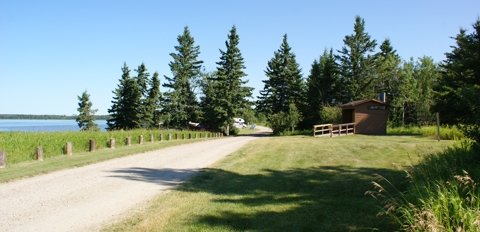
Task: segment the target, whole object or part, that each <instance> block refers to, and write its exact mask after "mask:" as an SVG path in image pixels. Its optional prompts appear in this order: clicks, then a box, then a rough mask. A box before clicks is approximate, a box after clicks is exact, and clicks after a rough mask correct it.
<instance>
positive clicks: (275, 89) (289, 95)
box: [257, 34, 305, 117]
mask: <svg viewBox="0 0 480 232" xmlns="http://www.w3.org/2000/svg"><path fill="white" fill-rule="evenodd" d="M265 75H266V76H267V77H268V80H263V81H262V82H263V83H265V86H264V88H263V90H261V91H260V96H259V97H258V99H259V100H258V101H257V109H258V110H259V111H260V112H265V113H266V114H267V117H268V115H271V114H276V113H279V112H288V110H289V105H290V103H293V104H295V106H296V107H297V108H302V109H303V108H304V105H305V93H304V90H305V84H304V82H303V79H302V74H301V69H300V67H299V65H298V63H297V61H296V59H295V54H294V53H293V52H292V48H291V47H290V46H289V45H288V42H287V35H286V34H285V35H284V36H283V42H282V44H281V45H280V48H279V49H278V50H277V51H276V52H275V53H274V57H273V58H272V59H271V60H270V61H269V62H268V65H267V70H266V71H265Z"/></svg>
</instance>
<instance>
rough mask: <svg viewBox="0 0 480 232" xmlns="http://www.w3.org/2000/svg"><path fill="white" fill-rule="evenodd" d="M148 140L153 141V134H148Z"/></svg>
mask: <svg viewBox="0 0 480 232" xmlns="http://www.w3.org/2000/svg"><path fill="white" fill-rule="evenodd" d="M150 142H151V143H153V134H150Z"/></svg>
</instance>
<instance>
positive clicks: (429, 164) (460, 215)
mask: <svg viewBox="0 0 480 232" xmlns="http://www.w3.org/2000/svg"><path fill="white" fill-rule="evenodd" d="M406 173H407V178H408V181H409V184H408V187H407V190H406V191H400V190H398V188H397V187H396V186H395V184H394V183H391V182H389V181H388V180H387V179H385V178H383V177H381V176H379V178H380V179H379V181H376V182H373V184H374V186H375V187H376V189H377V191H369V192H367V193H368V194H370V195H372V196H374V197H375V198H377V199H381V202H382V204H383V206H384V209H383V212H382V213H380V214H383V215H388V216H390V217H391V218H393V219H394V220H395V221H397V222H398V223H399V224H400V225H401V228H402V229H403V230H406V231H480V191H479V190H480V189H479V186H478V183H477V182H478V180H479V178H480V162H479V160H478V154H475V153H474V151H473V150H472V149H471V145H470V144H469V143H466V142H464V143H461V144H457V145H456V146H453V147H450V148H447V149H445V151H443V152H439V153H436V154H431V155H428V156H426V157H424V158H423V159H422V160H421V161H420V163H419V164H418V165H415V166H414V167H412V169H411V170H407V171H406ZM382 183H387V184H383V185H382ZM387 187H394V189H396V190H394V191H389V190H387Z"/></svg>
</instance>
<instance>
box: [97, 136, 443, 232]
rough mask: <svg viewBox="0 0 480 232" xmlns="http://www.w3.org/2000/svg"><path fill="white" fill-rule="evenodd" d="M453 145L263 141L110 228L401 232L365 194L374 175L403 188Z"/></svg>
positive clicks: (381, 139) (362, 139)
mask: <svg viewBox="0 0 480 232" xmlns="http://www.w3.org/2000/svg"><path fill="white" fill-rule="evenodd" d="M452 143H453V142H452V141H440V142H438V141H436V140H434V139H431V138H422V137H418V136H365V135H350V136H342V137H336V138H313V137H307V136H291V137H265V138H261V139H258V140H254V141H253V142H251V143H250V144H248V145H247V146H245V147H244V148H243V149H241V150H240V151H238V152H235V153H234V154H231V155H229V156H227V157H226V158H225V159H223V160H222V161H220V162H218V163H216V164H215V165H213V166H211V167H209V168H207V169H205V170H204V171H203V172H201V173H200V174H198V175H196V176H195V177H194V178H193V179H191V180H190V181H188V182H187V183H185V184H183V185H181V186H180V187H177V188H175V189H174V190H172V191H170V192H169V193H167V194H163V195H160V196H158V197H157V198H156V199H154V200H153V201H151V202H149V203H148V205H147V206H145V208H144V209H142V210H140V212H136V213H134V214H133V213H132V215H130V216H129V217H128V218H126V219H123V220H121V221H120V222H117V223H116V224H114V225H111V226H109V227H107V228H105V230H106V231H125V230H126V231H375V230H379V231H393V230H398V229H399V228H398V225H396V224H394V223H393V222H392V221H391V220H390V219H389V218H386V217H377V216H376V214H377V213H378V212H379V210H380V207H381V205H380V203H379V202H378V201H377V200H375V199H373V198H372V197H371V196H368V195H365V192H366V191H368V190H373V185H372V183H371V182H372V181H374V180H376V179H375V177H374V176H373V174H381V175H382V176H384V177H386V178H388V179H389V180H391V181H393V182H395V183H396V184H398V186H399V188H400V189H401V185H402V182H405V181H406V180H405V172H404V171H403V170H401V169H402V168H403V169H408V168H409V166H411V165H412V164H415V163H416V162H417V161H418V159H419V158H420V157H421V156H423V155H425V154H428V153H433V152H436V151H440V150H442V149H444V148H445V147H447V146H450V145H451V144H452ZM399 168H400V169H399ZM146 175H148V173H146Z"/></svg>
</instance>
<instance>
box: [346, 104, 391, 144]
mask: <svg viewBox="0 0 480 232" xmlns="http://www.w3.org/2000/svg"><path fill="white" fill-rule="evenodd" d="M387 107H388V104H387V103H385V102H383V101H379V100H377V99H373V98H372V99H366V100H359V101H353V102H349V103H347V104H343V105H340V108H342V124H343V123H355V134H371V135H375V134H376V135H384V134H387V116H388V109H387Z"/></svg>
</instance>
